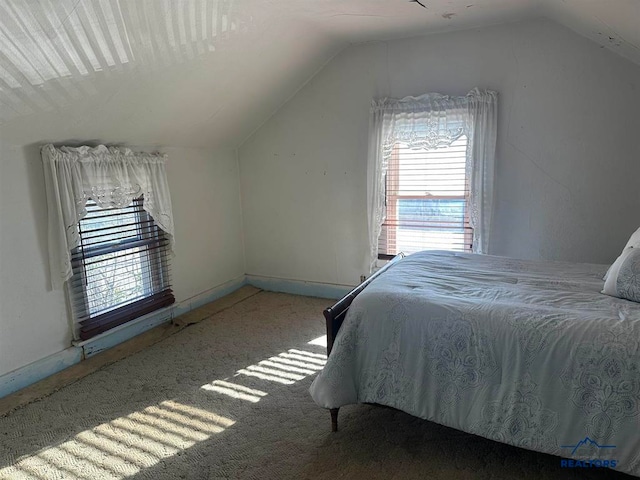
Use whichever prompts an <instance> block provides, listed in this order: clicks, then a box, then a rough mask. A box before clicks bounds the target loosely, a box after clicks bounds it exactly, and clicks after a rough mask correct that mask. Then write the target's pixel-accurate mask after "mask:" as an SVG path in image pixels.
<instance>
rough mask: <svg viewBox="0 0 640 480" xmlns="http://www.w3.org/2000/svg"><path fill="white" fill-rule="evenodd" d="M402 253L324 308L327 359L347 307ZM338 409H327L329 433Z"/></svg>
mask: <svg viewBox="0 0 640 480" xmlns="http://www.w3.org/2000/svg"><path fill="white" fill-rule="evenodd" d="M404 256H405V255H404V253H402V252H400V253H399V254H398V255H396V256H395V257H393V258H392V259H391V260H390V261H389V262H388V263H387V264H386V265H385V266H384V267H382V268H381V269H380V270H378V271H377V272H376V273H374V274H373V275H371V276H370V277H369V278H367V279H366V280H365V281H364V282H362V283H361V284H360V285H358V286H357V287H356V288H354V289H353V290H351V291H350V292H349V293H347V294H346V295H345V296H344V297H342V298H341V299H340V300H338V301H337V302H336V303H334V304H333V305H332V306H330V307H328V308H326V309H325V310H324V311H323V312H322V313H323V314H324V318H325V319H326V321H327V357H329V354H330V353H331V349H332V348H333V342H334V340H335V338H336V335H338V330H340V326H341V325H342V322H343V321H344V318H345V316H346V315H347V311H348V310H349V306H350V305H351V302H353V300H354V299H355V298H356V297H357V296H358V295H359V294H360V292H362V291H363V290H364V289H365V287H366V286H367V285H369V284H370V283H371V282H372V281H373V280H374V279H376V278H377V277H379V276H380V275H382V274H383V273H384V272H385V271H386V270H387V269H388V268H389V267H391V265H393V264H394V263H396V262H397V261H398V260H400V259H401V258H404ZM339 410H340V409H339V408H331V409H329V413H331V431H332V432H337V431H338V411H339Z"/></svg>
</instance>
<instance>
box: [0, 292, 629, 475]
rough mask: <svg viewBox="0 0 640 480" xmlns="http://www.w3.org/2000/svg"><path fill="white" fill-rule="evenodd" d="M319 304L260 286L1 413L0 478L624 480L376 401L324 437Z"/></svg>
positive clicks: (344, 413)
mask: <svg viewBox="0 0 640 480" xmlns="http://www.w3.org/2000/svg"><path fill="white" fill-rule="evenodd" d="M328 303H330V302H328V301H327V300H319V299H314V298H307V297H298V296H292V295H284V294H274V293H266V292H263V293H259V294H257V295H255V296H253V297H251V298H249V299H247V300H244V301H243V302H241V303H239V304H237V305H235V306H234V307H232V308H230V309H228V310H225V311H223V312H221V313H218V314H216V315H215V316H213V317H212V318H210V319H208V320H205V321H203V322H201V323H199V324H196V325H193V326H190V327H188V328H186V329H185V330H183V331H181V332H179V333H177V334H176V335H173V336H171V337H169V338H167V339H165V340H163V341H162V342H160V343H158V344H156V345H154V346H152V347H149V348H147V349H145V350H144V351H142V352H140V353H138V354H136V355H134V356H131V357H129V358H126V359H124V360H121V361H119V362H117V363H115V364H113V365H110V366H108V367H105V368H103V369H101V370H99V371H97V372H95V373H93V374H91V375H89V376H87V377H85V378H83V379H82V380H80V381H78V382H76V383H74V384H72V385H70V386H67V387H65V388H63V389H62V390H60V391H58V392H56V393H54V394H52V395H51V396H49V397H46V398H44V399H43V400H40V401H38V402H35V403H32V404H30V405H28V406H26V407H24V408H21V409H19V410H16V411H14V412H13V413H11V414H9V415H8V416H6V417H3V418H0V478H9V479H35V480H50V479H81V480H95V479H123V478H132V479H143V478H145V479H154V480H155V479H180V478H184V479H222V478H247V479H261V480H263V479H288V478H291V479H304V478H318V479H340V478H344V479H359V478H362V479H414V478H415V479H430V478H434V479H455V480H458V479H460V480H462V479H501V478H505V479H513V478H518V479H541V478H542V479H567V478H581V479H582V478H588V479H605V478H611V479H614V478H620V479H631V478H632V477H629V476H626V475H622V474H617V473H615V472H611V471H595V470H586V471H584V470H582V471H578V472H575V471H569V470H565V469H560V468H559V458H557V457H552V456H549V455H542V454H537V453H533V452H529V451H526V450H521V449H517V448H513V447H509V446H506V445H502V444H499V443H496V442H492V441H489V440H485V439H483V438H480V437H476V436H473V435H468V434H465V433H462V432H458V431H455V430H451V429H448V428H445V427H442V426H439V425H436V424H433V423H430V422H426V421H422V420H419V419H416V418H413V417H410V416H409V415H406V414H403V413H401V412H398V411H395V410H391V409H386V408H381V407H374V406H367V405H356V406H351V407H346V408H343V409H342V410H341V411H340V431H339V432H338V433H335V434H332V433H330V431H329V414H328V412H327V411H325V410H323V409H320V408H318V407H317V406H316V405H315V404H314V403H313V401H312V400H311V398H310V396H309V394H308V392H307V390H308V388H309V385H310V384H311V381H312V379H313V377H314V375H315V372H317V371H318V369H319V368H321V366H322V363H323V354H324V348H323V347H322V346H320V345H317V344H314V343H309V342H310V341H312V340H314V339H316V338H318V337H321V336H322V335H323V334H324V321H323V319H322V314H321V311H322V309H323V308H324V307H325V306H327V304H328Z"/></svg>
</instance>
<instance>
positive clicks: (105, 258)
mask: <svg viewBox="0 0 640 480" xmlns="http://www.w3.org/2000/svg"><path fill="white" fill-rule="evenodd" d="M42 160H43V164H44V172H45V182H46V190H47V204H48V214H49V224H48V229H49V230H48V231H49V234H48V237H49V238H48V240H49V264H50V273H51V285H52V287H53V288H54V289H61V288H62V287H63V286H64V285H65V283H66V284H67V286H68V289H67V290H68V292H69V295H70V304H71V310H72V312H71V313H72V316H73V320H74V337H75V338H81V339H86V338H88V337H90V336H93V335H95V334H97V333H101V332H102V331H104V330H106V329H109V328H112V327H114V326H117V325H119V324H121V323H124V322H125V321H129V320H131V319H133V318H136V317H137V316H140V315H143V314H145V313H148V312H150V311H152V310H154V309H157V308H161V307H162V306H166V305H168V304H170V303H173V301H174V299H173V294H172V292H171V289H170V280H169V271H168V267H169V264H168V258H167V256H168V254H169V253H171V252H172V250H173V244H174V226H173V214H172V209H171V196H170V194H169V186H168V182H167V177H166V171H165V161H166V158H165V156H164V155H160V154H149V153H137V152H133V151H131V150H130V149H127V148H114V147H109V148H108V147H105V146H104V145H100V146H98V147H88V146H82V147H77V148H72V147H61V148H56V147H54V146H53V145H45V146H44V147H42ZM107 277H108V278H111V279H112V280H111V281H110V282H108V281H106V280H105V278H107ZM129 277H130V278H129Z"/></svg>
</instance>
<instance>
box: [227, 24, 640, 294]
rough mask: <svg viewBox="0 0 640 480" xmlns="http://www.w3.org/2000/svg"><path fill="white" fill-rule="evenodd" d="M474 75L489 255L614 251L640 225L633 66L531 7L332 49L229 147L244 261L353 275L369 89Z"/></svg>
mask: <svg viewBox="0 0 640 480" xmlns="http://www.w3.org/2000/svg"><path fill="white" fill-rule="evenodd" d="M475 86H479V87H481V88H490V89H494V90H497V91H498V92H499V94H500V98H499V102H500V109H499V116H500V118H499V133H498V160H497V174H496V189H495V210H494V225H493V236H492V246H491V249H490V253H494V254H498V255H507V256H513V257H520V258H531V259H547V260H568V261H578V262H595V263H607V262H612V261H613V260H614V259H615V257H616V256H617V255H618V253H619V251H620V250H621V249H622V246H623V245H624V243H625V242H626V240H627V238H628V236H629V235H630V234H631V233H632V232H633V231H634V230H635V229H636V228H638V227H639V226H640V218H639V215H638V211H639V210H638V208H639V207H640V195H638V193H637V191H636V183H637V182H636V179H637V178H638V174H639V173H640V142H638V141H637V135H638V133H637V119H636V117H637V114H638V112H639V111H640V67H639V66H637V65H635V64H633V63H631V62H629V61H627V60H624V59H623V58H621V57H618V56H616V55H615V54H614V53H611V52H610V51H608V50H605V49H602V48H600V47H599V46H598V45H596V44H595V43H593V42H591V41H589V40H587V39H585V38H583V37H581V36H579V35H577V34H576V33H574V32H572V31H571V30H568V29H566V28H564V27H561V26H559V25H557V24H555V23H553V22H550V21H547V20H544V19H541V20H535V21H527V22H523V23H515V24H509V25H502V26H498V27H491V28H486V29H481V30H474V31H464V32H456V33H449V34H442V35H431V36H425V37H420V38H413V39H406V40H397V41H392V42H382V43H372V44H364V45H359V46H353V47H351V48H349V49H347V50H345V51H344V52H342V53H341V54H340V55H338V56H337V57H336V58H334V59H333V60H332V61H331V62H330V63H329V64H328V65H327V66H326V67H325V68H324V69H323V70H322V71H321V72H320V73H318V74H317V75H316V76H315V77H314V78H313V79H312V80H311V81H310V82H309V83H308V84H307V85H306V86H305V87H304V88H303V89H302V90H300V91H299V92H298V94H297V95H296V96H295V97H293V98H292V99H291V100H290V101H289V102H288V103H287V104H285V105H284V106H283V107H282V108H281V109H280V110H279V111H278V112H277V113H276V114H275V115H274V116H273V117H272V118H271V119H270V120H269V121H268V122H267V123H266V124H264V125H263V126H262V128H260V129H259V130H258V131H257V132H256V133H255V134H254V135H253V136H252V137H250V138H249V139H248V140H247V141H246V142H245V143H244V144H243V145H242V146H241V148H240V149H239V161H240V178H241V195H242V206H243V221H244V235H245V256H246V264H247V273H248V274H254V275H264V276H271V277H278V278H287V279H297V280H308V281H317V282H327V283H336V284H354V283H356V282H357V280H358V277H359V275H360V274H362V273H364V271H365V265H366V252H367V248H368V247H367V221H366V155H367V130H368V115H369V105H370V102H371V99H372V98H374V97H383V96H391V97H403V96H406V95H419V94H422V93H426V92H440V93H445V94H453V95H457V94H465V93H466V92H467V91H469V90H470V89H471V88H472V87H475ZM329 228H331V229H332V233H331V235H329V234H328V233H327V231H328V229H329Z"/></svg>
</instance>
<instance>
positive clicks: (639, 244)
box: [602, 228, 640, 281]
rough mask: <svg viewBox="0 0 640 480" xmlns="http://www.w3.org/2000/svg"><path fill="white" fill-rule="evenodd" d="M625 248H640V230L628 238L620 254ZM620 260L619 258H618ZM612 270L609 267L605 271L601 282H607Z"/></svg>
mask: <svg viewBox="0 0 640 480" xmlns="http://www.w3.org/2000/svg"><path fill="white" fill-rule="evenodd" d="M627 248H640V228H639V229H637V230H636V231H635V232H633V233H632V234H631V237H629V241H628V242H627V244H626V245H625V246H624V248H623V249H622V252H623V253H624V251H625V250H626V249H627ZM618 258H620V257H618ZM612 268H613V265H611V266H610V267H609V270H607V273H605V274H604V277H602V279H603V280H605V281H606V280H607V278H609V273H611V269H612Z"/></svg>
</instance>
